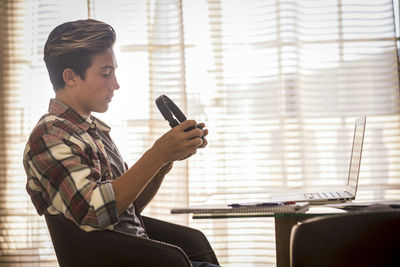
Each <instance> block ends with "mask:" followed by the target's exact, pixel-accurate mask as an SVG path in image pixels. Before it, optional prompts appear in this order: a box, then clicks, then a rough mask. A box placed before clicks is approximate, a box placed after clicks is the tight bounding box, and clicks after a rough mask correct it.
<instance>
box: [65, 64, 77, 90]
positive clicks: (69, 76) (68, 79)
mask: <svg viewBox="0 0 400 267" xmlns="http://www.w3.org/2000/svg"><path fill="white" fill-rule="evenodd" d="M63 79H64V82H65V85H68V86H74V85H75V84H76V75H75V72H74V71H73V70H71V69H69V68H67V69H65V70H64V71H63Z"/></svg>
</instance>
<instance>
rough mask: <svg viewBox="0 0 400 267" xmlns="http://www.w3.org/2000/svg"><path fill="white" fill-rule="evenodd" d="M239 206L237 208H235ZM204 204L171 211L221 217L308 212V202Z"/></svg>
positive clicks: (173, 212)
mask: <svg viewBox="0 0 400 267" xmlns="http://www.w3.org/2000/svg"><path fill="white" fill-rule="evenodd" d="M235 205H237V206H235ZM235 205H224V204H203V205H197V206H189V207H184V208H173V209H171V213H172V214H182V213H194V214H217V215H220V216H229V217H231V216H234V215H240V214H242V215H247V216H248V215H249V214H257V215H265V214H267V215H268V214H275V213H293V212H295V213H299V212H304V211H306V210H308V203H307V202H300V203H288V204H284V203H274V204H271V203H270V202H266V203H246V204H240V205H239V204H235Z"/></svg>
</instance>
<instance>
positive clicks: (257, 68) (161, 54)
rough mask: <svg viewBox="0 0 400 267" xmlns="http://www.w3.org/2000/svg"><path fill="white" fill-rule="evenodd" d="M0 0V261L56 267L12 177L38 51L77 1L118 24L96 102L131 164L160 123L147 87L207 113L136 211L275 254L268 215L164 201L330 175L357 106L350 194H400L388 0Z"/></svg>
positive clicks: (216, 243) (346, 147)
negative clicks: (198, 138)
mask: <svg viewBox="0 0 400 267" xmlns="http://www.w3.org/2000/svg"><path fill="white" fill-rule="evenodd" d="M395 2H396V1H395ZM0 7H1V11H0V12H1V15H2V16H1V18H0V20H1V25H0V33H1V35H0V38H1V42H0V45H1V48H2V49H1V50H0V53H2V60H1V62H0V71H1V75H0V88H1V90H0V101H1V106H0V122H2V125H5V126H6V127H2V129H1V130H0V146H1V147H0V156H1V159H0V175H1V177H0V190H1V191H0V208H1V209H0V229H1V231H0V233H1V235H0V238H1V240H0V241H1V242H0V250H1V253H0V266H3V265H5V266H57V263H56V261H55V256H54V252H53V249H52V245H51V241H50V239H49V236H48V234H47V228H46V226H45V224H44V219H43V218H41V217H39V216H37V214H36V212H35V210H34V208H33V205H32V204H31V203H30V199H29V197H28V196H27V193H26V191H25V182H26V177H25V174H24V171H23V167H22V150H23V147H24V145H25V142H26V139H27V136H28V135H29V133H30V130H31V129H32V127H33V126H34V124H35V123H36V122H37V120H38V119H39V117H40V115H42V114H43V113H44V112H46V111H47V105H48V99H49V98H50V97H52V96H53V93H52V87H51V84H50V82H49V79H48V75H47V71H46V69H45V67H44V64H43V60H42V53H43V45H44V43H45V40H46V38H47V35H48V33H49V32H50V31H51V30H52V29H53V28H54V27H55V26H57V25H58V24H60V23H62V22H65V21H68V20H74V19H81V18H87V17H88V14H89V15H90V17H92V18H95V19H99V20H103V21H106V22H108V23H110V24H111V25H112V26H113V27H114V28H115V29H116V32H117V43H116V46H115V50H116V56H117V62H118V66H119V67H118V69H117V78H118V80H119V83H120V85H121V89H120V90H119V91H117V92H116V93H115V97H114V99H113V102H112V103H111V105H110V109H109V111H108V112H107V113H105V114H96V115H97V116H99V117H101V118H102V119H104V120H105V121H106V122H107V123H109V124H110V125H111V126H112V131H111V135H112V137H113V138H114V140H115V141H116V143H117V144H118V146H119V148H120V150H121V153H122V154H123V156H124V159H125V160H126V161H127V162H128V164H129V165H132V164H133V163H134V161H136V160H137V159H138V158H139V157H140V155H141V154H142V153H143V152H144V150H145V149H147V148H148V147H149V146H150V145H151V144H152V143H153V142H154V140H155V139H156V138H157V137H158V136H160V134H162V133H163V132H165V131H167V130H168V128H169V126H168V124H167V122H166V121H164V120H163V119H162V117H161V115H160V114H159V112H158V110H157V109H156V107H155V104H154V100H155V98H156V97H158V96H159V95H160V94H166V95H168V96H169V97H171V98H172V99H173V100H174V101H175V102H176V103H177V104H178V105H179V106H180V107H181V108H182V109H183V110H184V111H185V112H186V114H187V115H188V117H189V118H195V119H197V120H198V121H205V122H206V124H207V127H208V128H209V130H210V135H209V137H208V140H209V145H208V147H207V148H205V149H203V150H201V151H199V152H198V153H197V154H196V155H195V156H193V157H192V158H191V159H190V160H189V161H185V162H177V163H176V164H175V168H174V170H173V171H172V173H171V174H170V175H169V176H168V177H167V178H166V179H165V183H164V184H163V186H162V188H161V190H160V192H159V195H158V196H157V197H156V198H155V199H154V201H153V202H152V204H151V205H150V206H149V207H148V208H146V210H145V213H146V214H147V215H151V216H155V217H158V218H164V219H166V220H169V221H173V222H177V223H182V224H188V225H190V226H193V227H196V228H199V229H201V230H202V231H203V232H204V233H205V234H206V235H207V237H208V238H209V240H210V241H211V244H212V246H213V248H214V249H215V251H216V253H217V256H218V258H219V260H220V263H221V264H222V265H224V266H268V265H271V266H274V265H275V262H276V261H275V243H274V242H275V237H274V225H273V219H271V218H252V219H250V218H249V219H240V220H239V219H220V220H192V219H191V218H190V217H189V216H186V215H173V216H172V215H170V214H169V209H170V208H171V207H176V206H186V205H193V204H199V203H202V202H204V201H207V200H209V199H210V197H211V196H213V198H212V200H213V201H228V200H237V199H240V200H245V199H247V198H248V197H251V196H253V197H257V198H258V197H260V196H261V195H265V196H267V195H268V194H269V193H272V192H281V191H287V190H292V189H293V190H298V189H299V190H303V189H304V190H311V189H316V188H317V187H327V186H328V187H337V186H341V185H343V184H344V183H345V182H346V175H347V173H346V169H347V168H348V163H349V153H350V147H351V140H352V139H351V138H352V131H353V125H354V120H355V118H356V117H358V116H361V115H366V116H367V128H366V135H365V146H364V152H363V158H362V165H361V173H360V187H359V192H358V196H357V199H360V200H361V199H363V200H370V199H399V198H400V169H399V166H400V164H399V163H400V145H399V144H400V142H399V141H400V120H399V119H400V118H399V117H400V115H399V114H400V113H399V72H398V70H399V65H398V46H397V47H396V44H398V43H399V38H398V35H397V37H396V33H395V19H394V16H393V3H392V1H391V0H373V1H372V0H369V1H352V0H342V1H339V0H327V1H307V0H306V1H295V0H290V1H280V0H251V1H250V0H249V1H232V0H229V1H227V0H226V1H222V0H221V1H220V0H208V1H193V0H181V1H180V0H147V1H129V0H125V1H124V0H118V1H112V2H109V1H100V0H97V1H95V0H94V1H89V4H88V3H87V1H83V0H74V1H73V2H72V3H71V1H68V3H61V2H59V1H50V0H38V1H23V0H19V1H1V2H0ZM397 9H398V6H397ZM396 21H398V18H397V20H396Z"/></svg>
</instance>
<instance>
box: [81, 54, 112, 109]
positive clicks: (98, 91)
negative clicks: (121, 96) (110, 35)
mask: <svg viewBox="0 0 400 267" xmlns="http://www.w3.org/2000/svg"><path fill="white" fill-rule="evenodd" d="M116 68H117V62H116V59H115V55H114V51H113V50H112V49H111V48H108V49H107V50H106V51H105V52H103V53H101V54H97V55H95V56H94V57H93V60H92V65H91V66H90V67H89V68H88V69H87V70H86V75H85V80H82V79H80V77H79V76H77V77H76V78H77V86H76V87H75V89H74V95H75V100H76V102H75V107H74V108H75V110H76V111H77V112H78V113H80V114H81V115H83V116H89V115H90V113H91V112H92V111H94V112H105V111H107V109H108V104H109V103H110V102H111V100H112V97H113V96H114V90H118V89H119V84H118V82H117V78H116V76H115V69H116Z"/></svg>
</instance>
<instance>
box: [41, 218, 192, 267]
mask: <svg viewBox="0 0 400 267" xmlns="http://www.w3.org/2000/svg"><path fill="white" fill-rule="evenodd" d="M45 218H46V223H47V226H48V229H49V232H50V236H51V239H52V242H53V246H54V250H55V252H56V256H57V259H58V263H59V264H60V266H61V267H70V266H78V267H79V266H96V267H98V266H118V267H120V266H160V267H161V266H182V267H190V266H191V263H190V261H189V259H188V257H187V256H186V254H185V253H184V252H183V250H182V249H180V248H179V247H177V246H174V245H170V244H166V243H163V242H159V241H155V240H151V239H145V238H141V237H136V236H131V235H128V234H124V233H119V232H115V231H109V230H104V231H91V232H86V231H83V230H81V229H80V228H79V227H78V226H77V225H76V224H75V223H73V222H72V221H70V220H68V219H66V218H65V217H64V216H63V215H45Z"/></svg>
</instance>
